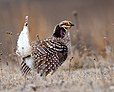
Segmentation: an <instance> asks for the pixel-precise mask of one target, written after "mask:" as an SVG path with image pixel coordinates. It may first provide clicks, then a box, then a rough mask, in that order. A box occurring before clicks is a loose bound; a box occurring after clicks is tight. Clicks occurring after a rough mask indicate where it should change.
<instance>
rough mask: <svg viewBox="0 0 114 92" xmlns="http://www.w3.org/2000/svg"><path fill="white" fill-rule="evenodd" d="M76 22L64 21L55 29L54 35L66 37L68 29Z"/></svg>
mask: <svg viewBox="0 0 114 92" xmlns="http://www.w3.org/2000/svg"><path fill="white" fill-rule="evenodd" d="M72 26H74V24H73V23H72V22H71V21H62V22H60V23H59V24H58V25H57V26H56V27H55V29H54V33H53V36H54V37H56V38H64V36H65V34H66V31H67V30H68V29H70V28H71V27H72Z"/></svg>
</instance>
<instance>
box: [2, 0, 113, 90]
mask: <svg viewBox="0 0 114 92" xmlns="http://www.w3.org/2000/svg"><path fill="white" fill-rule="evenodd" d="M113 9H114V1H113V0H48V1H46V0H0V92H114V61H113V60H114V50H113V49H114V39H113V35H114V12H113V11H114V10H113ZM26 15H28V16H29V28H30V37H31V42H32V41H34V40H36V39H37V37H36V35H37V34H38V35H39V37H40V39H43V38H46V37H48V36H50V35H51V34H52V31H53V29H54V26H55V25H56V24H57V23H59V22H60V21H62V20H71V21H72V22H73V23H75V25H76V26H75V27H74V28H72V29H71V31H70V33H71V39H72V52H73V59H72V60H70V58H71V57H72V56H71V55H69V58H68V59H67V60H66V62H65V63H64V64H63V65H62V66H61V67H60V68H59V69H58V70H57V71H56V72H55V73H54V74H53V75H49V76H47V77H46V79H44V78H41V77H40V76H39V75H38V74H36V72H34V71H32V72H31V74H30V75H28V76H26V77H24V76H22V74H21V71H20V59H19V58H18V57H17V55H16V54H15V50H16V41H17V38H18V35H19V33H20V31H21V30H22V27H23V23H24V17H25V16H26Z"/></svg>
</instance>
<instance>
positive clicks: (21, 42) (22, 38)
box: [16, 16, 31, 57]
mask: <svg viewBox="0 0 114 92" xmlns="http://www.w3.org/2000/svg"><path fill="white" fill-rule="evenodd" d="M16 53H17V55H19V56H21V57H26V56H28V55H30V54H31V46H30V39H29V29H28V16H26V17H25V23H24V27H23V30H22V31H21V33H20V35H19V38H18V41H17V51H16Z"/></svg>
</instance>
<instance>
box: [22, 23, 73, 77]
mask: <svg viewBox="0 0 114 92" xmlns="http://www.w3.org/2000/svg"><path fill="white" fill-rule="evenodd" d="M71 26H73V24H72V23H71V22H70V21H62V22H61V23H59V24H58V25H57V26H56V27H55V29H54V32H53V34H52V36H51V37H49V38H47V39H43V40H40V41H36V42H33V43H32V44H31V47H32V50H31V54H30V55H28V56H26V57H23V61H22V63H21V66H22V67H21V70H22V73H23V74H24V75H26V74H28V73H29V72H30V70H31V69H34V70H36V71H37V73H39V74H40V75H41V76H47V75H48V74H49V73H54V72H55V71H56V70H57V69H58V67H59V66H61V65H62V64H63V63H64V61H65V60H66V58H67V56H68V45H69V42H70V37H69V32H68V31H67V30H68V29H70V28H71Z"/></svg>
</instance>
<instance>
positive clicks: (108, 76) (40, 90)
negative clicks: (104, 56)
mask: <svg viewBox="0 0 114 92" xmlns="http://www.w3.org/2000/svg"><path fill="white" fill-rule="evenodd" d="M13 63H14V62H13ZM13 63H9V64H8V65H7V64H5V63H2V66H1V71H0V92H35V91H36V92H114V69H113V66H112V65H110V64H107V63H106V65H104V64H103V65H102V67H96V68H94V67H91V68H87V67H86V68H76V69H74V68H71V69H69V68H68V69H64V68H63V67H64V65H63V66H62V67H61V68H59V69H58V70H57V71H56V72H55V73H54V74H53V75H49V76H47V77H46V78H42V77H40V76H39V75H38V74H37V73H35V72H32V73H31V74H30V75H28V76H26V79H25V77H24V76H22V74H21V71H20V68H19V64H13ZM65 67H66V66H65Z"/></svg>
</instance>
